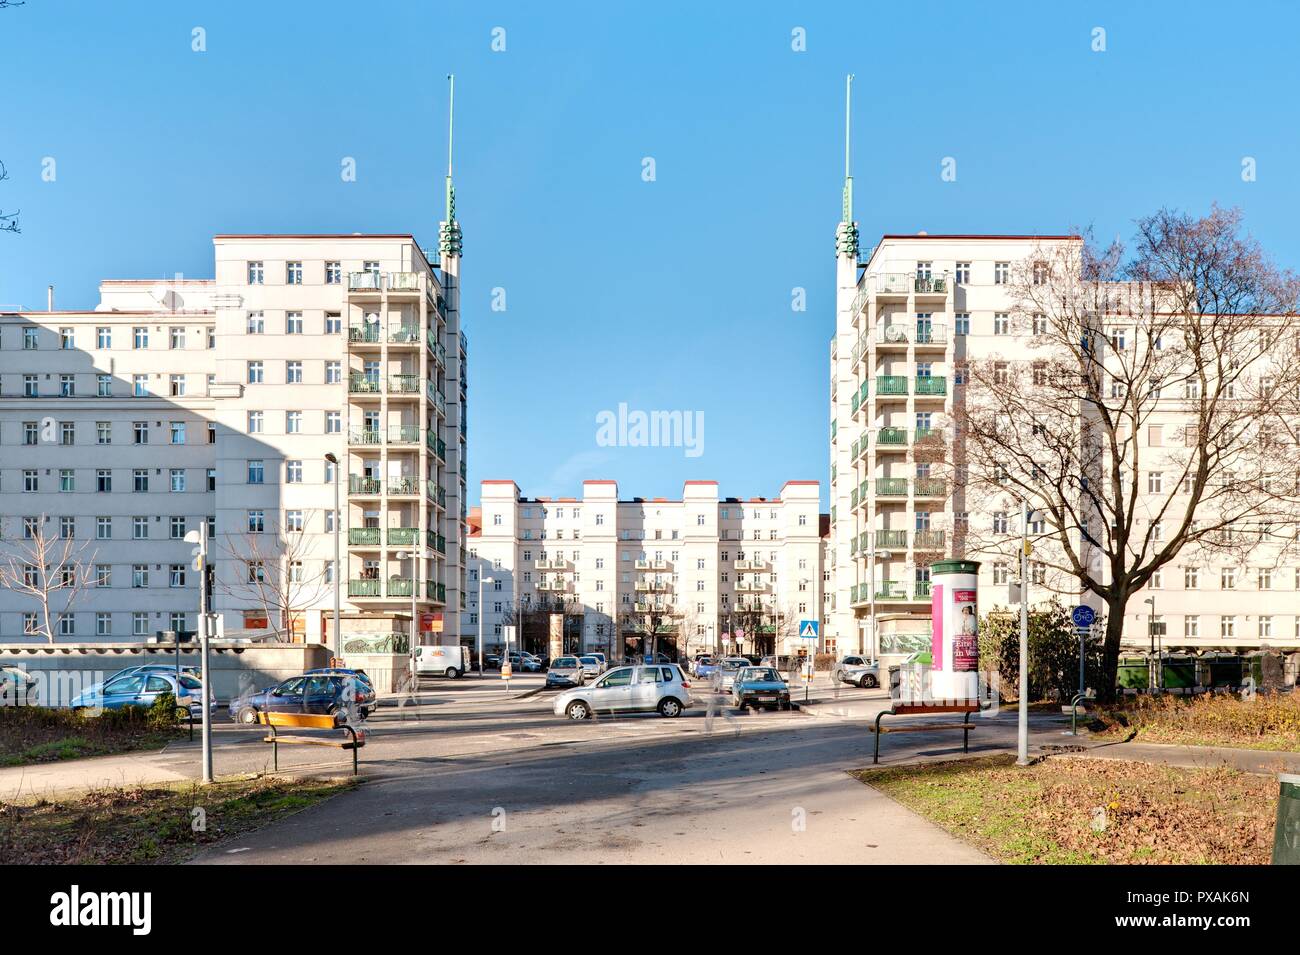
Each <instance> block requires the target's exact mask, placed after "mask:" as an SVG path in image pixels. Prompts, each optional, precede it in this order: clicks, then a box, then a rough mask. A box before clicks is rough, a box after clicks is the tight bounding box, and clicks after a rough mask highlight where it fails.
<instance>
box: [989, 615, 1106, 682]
mask: <svg viewBox="0 0 1300 955" xmlns="http://www.w3.org/2000/svg"><path fill="white" fill-rule="evenodd" d="M979 640H980V669H981V670H985V671H990V672H992V671H996V672H997V674H998V679H999V681H1000V682H999V687H1000V691H1001V694H1002V696H1004V697H1012V696H1018V695H1019V682H1020V613H1019V610H1006V609H1003V608H1001V607H994V608H993V610H991V611H989V613H988V614H986V615H985V617H984V619H983V620H981V621H980V638H979ZM1084 676H1085V678H1086V679H1085V683H1086V685H1087V686H1089V687H1092V688H1093V689H1096V688H1097V687H1098V685H1099V684H1100V679H1101V641H1099V640H1089V642H1088V646H1087V661H1086V669H1085V672H1084ZM1078 686H1079V637H1078V635H1077V634H1076V633H1075V631H1074V626H1073V624H1072V623H1071V622H1070V615H1069V613H1068V612H1067V611H1066V609H1065V607H1063V606H1062V605H1061V603H1060V602H1059V601H1057V600H1056V599H1055V598H1053V600H1052V602H1051V603H1050V604H1049V605H1048V607H1047V608H1046V609H1044V610H1033V611H1030V613H1029V699H1031V700H1042V699H1047V698H1049V697H1050V696H1053V695H1054V696H1055V697H1056V698H1057V699H1060V700H1065V701H1068V700H1069V699H1070V698H1071V697H1073V696H1074V694H1075V693H1076V692H1077V691H1078Z"/></svg>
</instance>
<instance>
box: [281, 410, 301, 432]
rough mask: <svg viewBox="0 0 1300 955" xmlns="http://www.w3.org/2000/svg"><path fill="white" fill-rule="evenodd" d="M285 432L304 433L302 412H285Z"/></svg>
mask: <svg viewBox="0 0 1300 955" xmlns="http://www.w3.org/2000/svg"><path fill="white" fill-rule="evenodd" d="M284 433H285V434H301V433H302V412H301V411H286V412H285V413H284Z"/></svg>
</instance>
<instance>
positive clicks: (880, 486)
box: [876, 478, 907, 497]
mask: <svg viewBox="0 0 1300 955" xmlns="http://www.w3.org/2000/svg"><path fill="white" fill-rule="evenodd" d="M876 496H877V497H907V478H876Z"/></svg>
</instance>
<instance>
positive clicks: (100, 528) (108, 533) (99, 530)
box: [95, 517, 113, 541]
mask: <svg viewBox="0 0 1300 955" xmlns="http://www.w3.org/2000/svg"><path fill="white" fill-rule="evenodd" d="M112 539H113V518H111V517H97V518H95V540H97V541H107V540H112Z"/></svg>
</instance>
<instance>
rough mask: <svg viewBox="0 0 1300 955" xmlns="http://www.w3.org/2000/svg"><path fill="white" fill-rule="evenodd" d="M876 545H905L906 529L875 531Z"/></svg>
mask: <svg viewBox="0 0 1300 955" xmlns="http://www.w3.org/2000/svg"><path fill="white" fill-rule="evenodd" d="M876 546H877V547H906V546H907V531H876Z"/></svg>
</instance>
